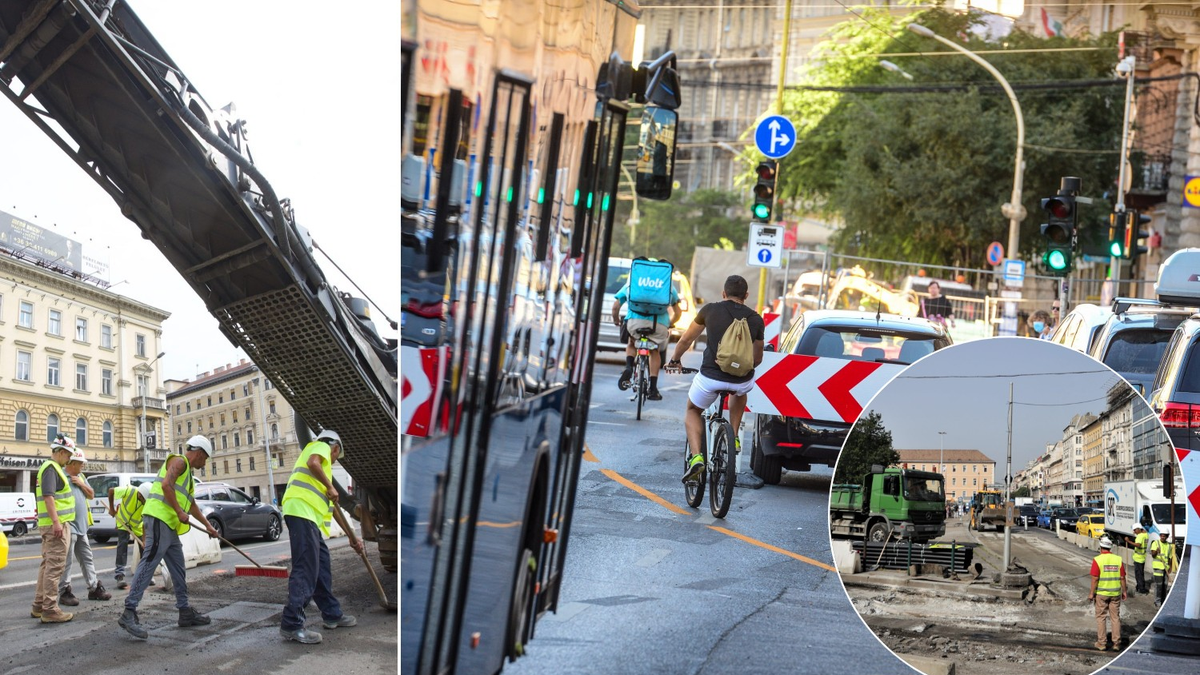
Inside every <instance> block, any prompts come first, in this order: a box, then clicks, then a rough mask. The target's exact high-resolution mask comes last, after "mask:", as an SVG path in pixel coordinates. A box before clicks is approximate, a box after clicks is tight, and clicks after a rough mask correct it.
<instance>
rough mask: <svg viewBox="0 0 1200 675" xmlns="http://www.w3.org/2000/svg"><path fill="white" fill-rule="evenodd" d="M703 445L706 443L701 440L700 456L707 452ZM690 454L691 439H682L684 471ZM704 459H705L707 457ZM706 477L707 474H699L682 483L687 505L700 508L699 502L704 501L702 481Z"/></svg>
mask: <svg viewBox="0 0 1200 675" xmlns="http://www.w3.org/2000/svg"><path fill="white" fill-rule="evenodd" d="M705 445H707V443H704V442H703V441H701V443H700V455H701V456H704V455H706V454H707V453H705V451H704V446H705ZM691 456H692V444H691V441H684V443H683V470H684V471H687V466H688V459H689V458H691ZM705 459H707V457H706V458H705ZM707 479H708V477H707V476H704V475H701V476H698V477H696V478H693V479H691V480H689V481H686V482H684V484H683V492H684V496H686V497H687V503H688V506H690V507H692V508H693V509H697V508H700V502H702V501H704V483H705V481H706V480H707Z"/></svg>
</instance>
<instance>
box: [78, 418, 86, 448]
mask: <svg viewBox="0 0 1200 675" xmlns="http://www.w3.org/2000/svg"><path fill="white" fill-rule="evenodd" d="M75 445H87V420H85V419H83V418H82V417H80V418H79V419H77V420H75Z"/></svg>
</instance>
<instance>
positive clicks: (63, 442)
mask: <svg viewBox="0 0 1200 675" xmlns="http://www.w3.org/2000/svg"><path fill="white" fill-rule="evenodd" d="M56 450H69V451H71V452H74V451H75V443H74V442H73V441H72V440H71V439H69V438H67V437H66V436H63V435H62V434H59V435H57V436H55V437H54V440H53V441H50V452H54V451H56Z"/></svg>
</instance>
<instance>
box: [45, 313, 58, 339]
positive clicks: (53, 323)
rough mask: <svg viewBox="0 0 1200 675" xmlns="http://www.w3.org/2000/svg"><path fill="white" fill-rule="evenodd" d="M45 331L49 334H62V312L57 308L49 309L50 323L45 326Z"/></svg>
mask: <svg viewBox="0 0 1200 675" xmlns="http://www.w3.org/2000/svg"><path fill="white" fill-rule="evenodd" d="M46 332H48V333H50V334H51V335H62V312H60V311H58V310H57V309H52V310H50V325H48V326H46Z"/></svg>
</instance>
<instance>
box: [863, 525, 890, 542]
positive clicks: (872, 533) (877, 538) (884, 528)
mask: <svg viewBox="0 0 1200 675" xmlns="http://www.w3.org/2000/svg"><path fill="white" fill-rule="evenodd" d="M891 532H892V528H891V526H889V525H888V524H887V522H886V521H882V520H879V521H876V522H875V523H873V524H872V525H871V528H870V529H869V530H867V541H869V542H871V543H874V544H882V543H884V542H885V541H887V539H888V535H889V534H891Z"/></svg>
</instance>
